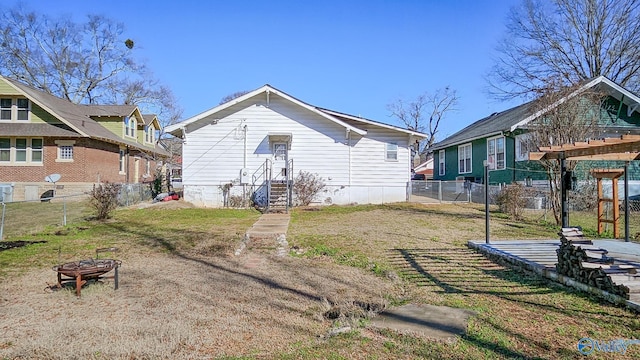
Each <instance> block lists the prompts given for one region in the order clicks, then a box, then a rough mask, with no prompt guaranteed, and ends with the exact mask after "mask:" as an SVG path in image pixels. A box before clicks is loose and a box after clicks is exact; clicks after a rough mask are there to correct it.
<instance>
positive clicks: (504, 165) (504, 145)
mask: <svg viewBox="0 0 640 360" xmlns="http://www.w3.org/2000/svg"><path fill="white" fill-rule="evenodd" d="M499 139H502V155H503V157H502V167H498V154H499V153H498V146H497V145H498V143H497V140H499ZM491 141H496V142H495V145H494V147H495V154H494V156H495V158H496V161H495V163H494V165H493V166H489V170H504V169H506V168H507V140H506V138H505V137H504V136H503V135H499V136H494V137H491V138H487V164H491V163H490V162H489V157H490V156H491V152H490V151H489V149H490V142H491Z"/></svg>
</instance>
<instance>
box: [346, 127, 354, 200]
mask: <svg viewBox="0 0 640 360" xmlns="http://www.w3.org/2000/svg"><path fill="white" fill-rule="evenodd" d="M344 135H345V137H346V140H347V148H348V151H349V169H348V171H349V179H348V184H349V192H348V194H349V202H351V191H353V189H351V129H349V128H347V130H346V133H345V134H344Z"/></svg>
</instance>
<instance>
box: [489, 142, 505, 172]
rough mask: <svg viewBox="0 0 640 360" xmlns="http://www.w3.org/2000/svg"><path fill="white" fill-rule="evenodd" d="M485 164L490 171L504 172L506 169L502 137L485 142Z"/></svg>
mask: <svg viewBox="0 0 640 360" xmlns="http://www.w3.org/2000/svg"><path fill="white" fill-rule="evenodd" d="M487 162H488V163H489V169H490V170H504V169H505V168H506V162H505V149H504V136H499V137H494V138H491V139H488V140H487Z"/></svg>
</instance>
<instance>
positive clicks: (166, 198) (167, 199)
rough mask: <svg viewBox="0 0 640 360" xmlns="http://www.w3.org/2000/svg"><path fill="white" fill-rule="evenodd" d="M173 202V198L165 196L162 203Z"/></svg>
mask: <svg viewBox="0 0 640 360" xmlns="http://www.w3.org/2000/svg"><path fill="white" fill-rule="evenodd" d="M171 200H173V196H165V197H164V199H162V201H171Z"/></svg>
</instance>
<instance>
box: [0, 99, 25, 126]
mask: <svg viewBox="0 0 640 360" xmlns="http://www.w3.org/2000/svg"><path fill="white" fill-rule="evenodd" d="M29 112H30V103H29V99H25V98H0V120H2V121H29Z"/></svg>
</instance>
